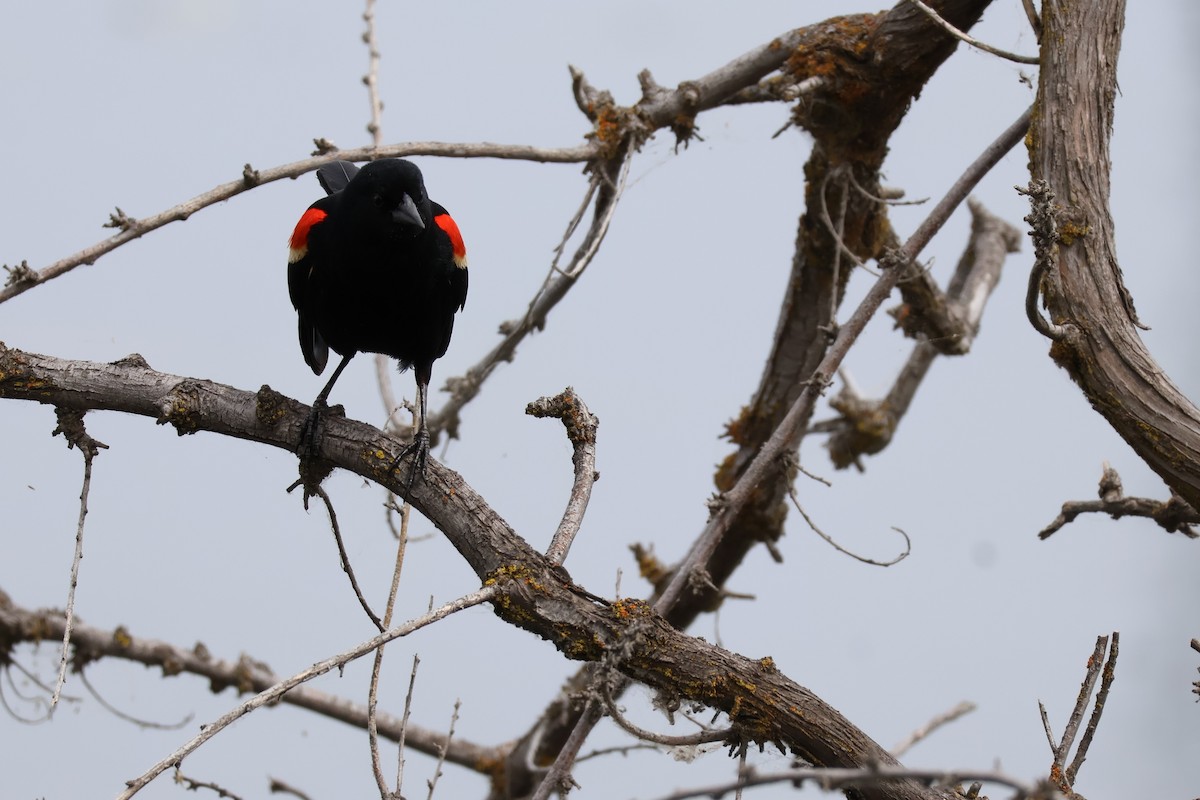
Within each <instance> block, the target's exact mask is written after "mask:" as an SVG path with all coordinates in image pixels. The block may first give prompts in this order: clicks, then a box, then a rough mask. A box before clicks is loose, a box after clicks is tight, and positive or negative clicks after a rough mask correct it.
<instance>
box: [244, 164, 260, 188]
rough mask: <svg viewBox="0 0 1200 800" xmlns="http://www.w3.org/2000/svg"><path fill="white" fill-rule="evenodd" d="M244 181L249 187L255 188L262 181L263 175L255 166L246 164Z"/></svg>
mask: <svg viewBox="0 0 1200 800" xmlns="http://www.w3.org/2000/svg"><path fill="white" fill-rule="evenodd" d="M242 183H244V184H245V185H246V188H247V189H253V188H254V187H255V186H258V185H259V184H260V183H262V175H260V174H259V172H258V170H256V169H255V168H254V167H252V166H250V165H249V164H245V165H244V166H243V167H242Z"/></svg>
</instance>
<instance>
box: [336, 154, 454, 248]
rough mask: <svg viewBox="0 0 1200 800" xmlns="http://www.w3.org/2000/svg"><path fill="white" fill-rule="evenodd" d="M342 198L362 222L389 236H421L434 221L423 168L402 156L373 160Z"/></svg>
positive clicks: (368, 227)
mask: <svg viewBox="0 0 1200 800" xmlns="http://www.w3.org/2000/svg"><path fill="white" fill-rule="evenodd" d="M343 201H344V202H345V203H346V205H347V206H348V209H347V210H348V211H350V213H351V214H352V215H353V217H354V218H355V219H356V220H357V221H359V223H360V224H362V225H364V226H365V227H366V228H367V229H369V230H371V231H373V232H376V233H381V234H383V235H384V236H385V237H386V238H389V239H404V238H411V237H414V236H418V235H420V234H421V233H422V232H424V231H425V230H427V229H428V228H429V226H430V224H432V221H433V211H432V207H431V206H430V203H429V195H428V194H426V192H425V180H424V179H423V178H422V177H421V170H419V169H418V168H417V165H416V164H413V163H412V162H411V161H405V160H404V159H400V158H387V159H383V160H382V161H372V162H371V163H369V164H367V165H366V166H364V167H363V168H362V169H360V170H359V171H358V173H357V174H355V176H354V177H353V179H351V181H350V183H349V184H347V186H346V188H345V195H344V197H343Z"/></svg>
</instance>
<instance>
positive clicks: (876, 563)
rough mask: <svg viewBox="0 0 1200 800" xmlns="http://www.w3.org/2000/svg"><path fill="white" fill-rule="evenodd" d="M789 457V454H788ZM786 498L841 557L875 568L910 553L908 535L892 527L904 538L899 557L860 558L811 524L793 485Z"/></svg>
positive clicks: (910, 545) (790, 486)
mask: <svg viewBox="0 0 1200 800" xmlns="http://www.w3.org/2000/svg"><path fill="white" fill-rule="evenodd" d="M789 455H791V454H790V453H789ZM788 497H790V498H791V499H792V505H793V506H795V507H796V510H797V511H799V512H800V516H802V517H804V521H805V522H807V523H808V527H809V528H811V529H812V532H813V533H815V534H816V535H817V536H820V537H821V538H822V539H824V540H825V541H826V542H828V543H829V544H830V545H832V547H833V549H834V550H837V551H838V552H839V553H842V554H843V555H847V556H850V557H851V558H853V559H854V560H855V561H861V562H862V563H864V564H871V565H873V566H876V567H890V566H892V565H894V564H899V563H900V562H901V561H903V560H904V559H906V558H908V554H909V553H911V552H912V539H910V538H909V537H908V534H907V533H905V532H904V531H903V530H901V529H900V528H897V527H896V526H895V525H893V526H892V530H894V531H895V532H896V533H898V534H900V535H901V536H903V537H904V552H902V553H900V555H898V556H896V557H895V558H893V559H892V560H890V561H876V560H875V559H873V558H867V557H866V556H860V555H858V554H857V553H853V552H851V551H849V550H847V549H846V548H844V547H842V546H841V545H840V544H838V543H837V541H836V540H834V538H833V537H832V536H830V535H829V534H827V533H825V531H823V530H821V529H820V528H819V527H817V523H815V522H813V520H812V517H810V516H809V515H808V513H807V512H806V511H805V510H804V506H802V505H800V498H799V497H797V496H796V487H795V486H794V485H789V486H788Z"/></svg>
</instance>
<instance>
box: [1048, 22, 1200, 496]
mask: <svg viewBox="0 0 1200 800" xmlns="http://www.w3.org/2000/svg"><path fill="white" fill-rule="evenodd" d="M1124 15H1125V2H1124V0H1102V2H1096V3H1089V4H1086V5H1081V4H1075V3H1064V2H1061V0H1046V2H1044V3H1043V4H1042V26H1043V30H1044V35H1043V36H1042V54H1041V62H1042V69H1041V73H1040V77H1039V83H1038V100H1037V113H1036V114H1035V115H1034V124H1033V126H1032V127H1031V128H1030V133H1029V138H1028V145H1029V159H1030V173H1031V177H1032V178H1033V181H1034V184H1035V186H1034V188H1035V189H1036V188H1037V186H1038V185H1040V183H1041V182H1044V183H1045V185H1047V186H1048V188H1049V189H1050V190H1051V191H1052V192H1053V194H1054V196H1056V197H1057V198H1058V202H1059V203H1060V204H1061V205H1055V206H1051V207H1038V206H1037V205H1036V204H1035V208H1034V214H1033V215H1032V216H1045V215H1049V216H1050V217H1051V218H1052V219H1053V220H1054V222H1055V223H1056V224H1055V226H1054V227H1055V229H1056V234H1055V238H1054V239H1053V240H1051V241H1045V240H1044V237H1043V239H1042V240H1038V239H1035V243H1036V244H1037V245H1038V249H1039V253H1040V254H1045V258H1046V259H1047V260H1048V261H1049V263H1050V264H1051V266H1050V268H1049V269H1048V270H1047V272H1046V274H1045V276H1044V278H1043V280H1042V281H1041V282H1040V283H1041V289H1042V293H1043V298H1044V300H1045V304H1046V308H1047V309H1048V311H1049V314H1050V317H1051V320H1050V321H1051V322H1052V323H1053V324H1054V325H1055V326H1057V327H1058V328H1060V329H1061V331H1062V335H1061V337H1060V338H1058V339H1057V340H1056V341H1054V342H1053V344H1052V345H1051V347H1050V355H1051V357H1052V358H1053V359H1054V361H1055V363H1057V364H1058V365H1059V366H1061V367H1063V368H1064V369H1066V370H1067V371H1068V373H1069V374H1070V375H1071V377H1072V378H1073V379H1074V380H1075V382H1076V383H1077V384H1078V385H1079V387H1080V389H1081V390H1082V391H1083V393H1084V395H1085V396H1086V397H1087V399H1088V401H1089V402H1090V403H1091V404H1092V407H1093V408H1095V409H1096V410H1097V411H1099V412H1100V414H1101V415H1103V416H1104V418H1105V419H1106V420H1107V421H1108V423H1109V424H1110V425H1111V426H1112V427H1113V429H1114V430H1115V431H1116V432H1117V433H1118V434H1120V435H1121V437H1122V438H1124V439H1125V441H1126V442H1128V443H1129V445H1130V446H1131V447H1132V448H1133V449H1134V451H1135V452H1136V453H1137V454H1138V456H1139V457H1141V458H1142V460H1144V461H1145V462H1146V464H1147V465H1149V467H1150V468H1151V469H1153V470H1154V471H1155V472H1156V473H1158V474H1159V476H1161V477H1162V479H1163V480H1164V481H1165V482H1166V483H1167V485H1168V486H1170V487H1171V488H1172V489H1173V490H1174V491H1175V492H1176V493H1177V494H1179V496H1180V497H1182V498H1183V500H1184V501H1186V502H1187V503H1188V504H1189V505H1190V506H1191V507H1192V508H1193V509H1200V409H1197V408H1196V406H1195V405H1194V404H1193V403H1192V402H1191V401H1190V400H1188V398H1187V397H1185V396H1184V395H1183V393H1182V392H1180V391H1179V389H1178V388H1177V387H1176V386H1175V384H1174V383H1172V382H1171V380H1170V379H1169V378H1168V377H1167V375H1166V374H1165V372H1164V371H1163V370H1162V368H1161V367H1160V366H1159V365H1158V364H1157V363H1156V362H1155V360H1154V358H1153V356H1152V355H1151V354H1150V352H1149V350H1147V349H1146V346H1145V345H1144V343H1143V342H1142V340H1141V337H1140V336H1139V335H1138V330H1137V329H1138V327H1139V326H1140V322H1139V320H1138V318H1137V315H1136V313H1135V312H1134V308H1133V301H1132V299H1131V298H1130V295H1129V292H1128V290H1127V289H1126V288H1125V284H1124V281H1123V279H1122V276H1121V269H1120V266H1119V265H1118V262H1117V253H1116V243H1115V238H1114V233H1115V231H1114V225H1113V219H1112V215H1111V212H1110V210H1109V193H1110V182H1109V181H1110V171H1111V158H1110V155H1109V139H1110V136H1111V134H1112V124H1113V100H1114V97H1115V95H1116V91H1117V54H1118V52H1119V50H1120V46H1121V33H1122V30H1123V28H1124ZM1037 236H1038V233H1037V231H1035V237H1037ZM1039 260H1040V261H1041V260H1042V259H1039Z"/></svg>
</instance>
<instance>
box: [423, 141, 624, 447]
mask: <svg viewBox="0 0 1200 800" xmlns="http://www.w3.org/2000/svg"><path fill="white" fill-rule="evenodd" d="M619 158H620V161H619V166H618V167H617V173H618V179H617V181H616V186H617V187H618V189H623V188H624V186H625V183H626V179H627V177H628V174H629V164H630V162H631V160H632V158H633V149H632V147H629V148H628V149H627V150H626V151H625V152H624V153H622V154H621V156H620V157H619ZM601 183H603V180H602V179H601V178H600V177H596V178H595V179H594V185H593V184H589V186H588V190H587V194H588V195H591V194H592V193H593V192H596V190H597V187H598V186H599V185H600V184H601ZM597 194H598V195H599V199H597V200H596V204H595V211H594V215H593V218H592V224H591V226H590V227H589V229H588V231H587V233H585V234H584V237H583V241H582V242H581V243H580V245H579V247H578V248H577V249H576V251H575V254H574V255H573V256H572V258H571V261H570V263H569V264H568V265H567V266H566V267H565V268H563V269H561V270H559V269H557V268H554V269H552V270H551V273H555V272H558V273H560V274H558V275H557V276H553V275H552V274H551V275H547V280H546V282H545V283H543V284H542V286H541V288H539V289H538V291H537V292H536V293H535V294H534V296H533V299H532V300H531V301H530V302H529V304H528V306H527V307H526V309H525V310H524V312H523V313H522V314H521V317H520V318H518V319H513V320H509V321H508V322H505V323H504V324H503V325H501V326H500V332H501V333H502V334H503V335H504V338H503V339H502V340H501V341H500V343H499V344H497V345H496V346H495V347H493V348H492V349H491V350H490V351H489V352H488V353H487V354H486V355H484V357H483V358H481V359H480V360H479V361H477V362H476V363H475V365H474V366H472V367H470V368H468V369H467V371H466V372H465V373H464V374H463V375H460V376H457V377H453V378H450V379H448V380H447V381H446V389H447V390H448V391H449V392H450V398H449V399H448V400H447V401H446V402H445V403H444V404H443V405H442V407H441V408H440V409H438V411H437V412H436V413H434V414H431V415H430V416H429V418H428V421H427V427H428V429H429V431H430V436H432V437H434V438H436V437H437V435H438V433H439V432H440V431H443V430H446V431H450V432H451V433H452V434H453V432H454V431H455V430H456V429H457V427H458V418H459V414H461V413H462V409H463V407H464V406H466V404H467V403H469V402H471V401H472V400H473V399H475V397H477V396H478V395H479V391H480V389H481V388H482V387H483V384H484V382H485V381H486V380H487V379H488V377H489V376H490V375H491V374H492V372H494V371H495V369H496V367H498V366H500V365H501V364H503V363H506V362H509V361H512V360H513V357H514V356H515V355H516V352H517V347H518V346H519V345H520V344H521V342H523V341H524V340H525V338H526V337H527V336H529V334H531V333H533V332H534V331H537V330H541V329H543V328H544V327H545V325H546V317H547V315H548V314H549V313H550V311H551V310H553V309H554V307H555V306H557V305H558V303H559V301H561V300H562V299H563V298H564V297H566V295H567V293H568V292H569V291H570V290H571V288H572V287H573V286H574V285H575V283H576V281H577V280H578V279H579V277H580V276H581V275H582V274H583V271H584V270H585V269H587V266H588V265H589V264H590V263H591V261H592V259H593V258H594V257H595V255H596V251H597V249H598V248H599V247H600V243H601V242H602V241H603V239H604V236H605V234H606V233H607V232H608V226H609V223H610V222H611V221H612V218H613V214H615V213H616V208H617V203H618V202H619V201H620V199H621V196H622V195H621V192H620V191H616V192H607V193H605V192H597ZM572 224H577V223H575V221H574V220H572ZM567 227H568V231H570V230H571V229H572V225H568V226H567ZM554 263H555V264H557V263H558V257H557V256H555V259H554Z"/></svg>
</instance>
